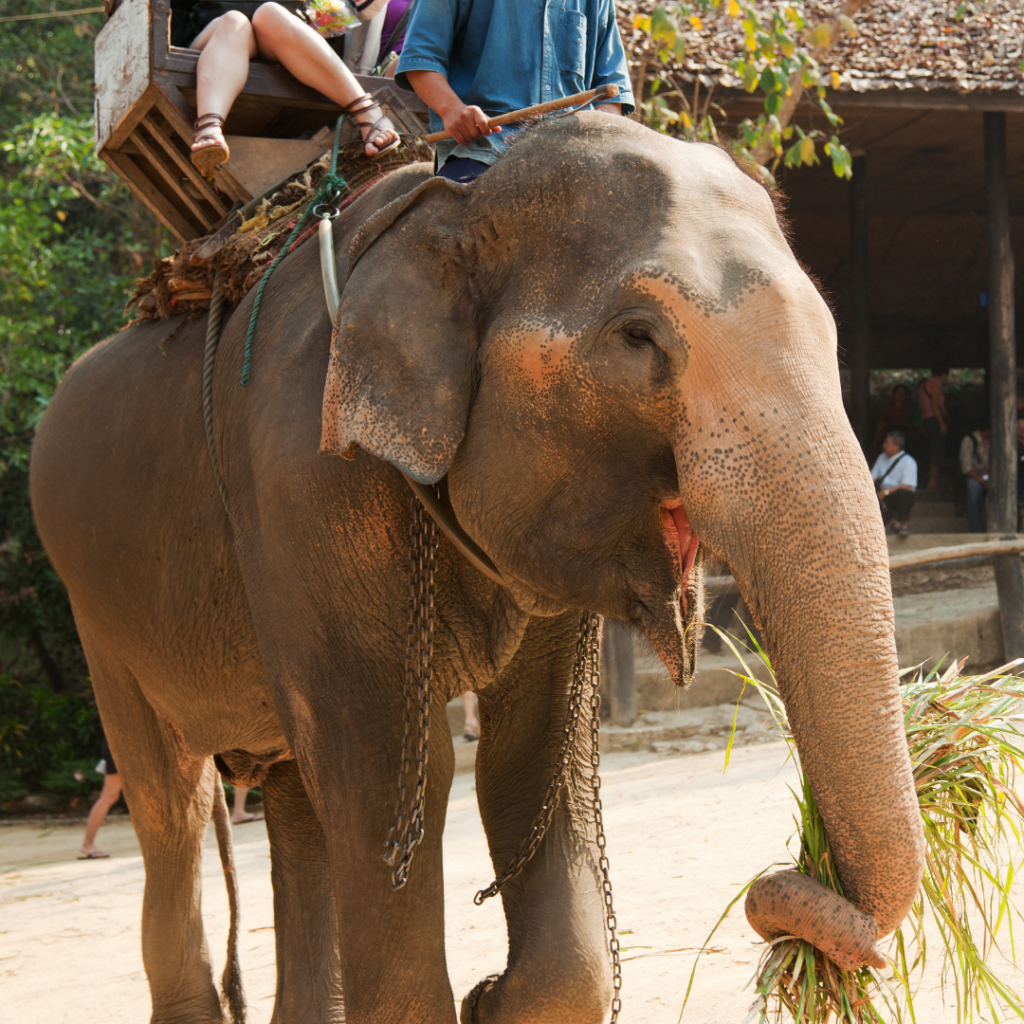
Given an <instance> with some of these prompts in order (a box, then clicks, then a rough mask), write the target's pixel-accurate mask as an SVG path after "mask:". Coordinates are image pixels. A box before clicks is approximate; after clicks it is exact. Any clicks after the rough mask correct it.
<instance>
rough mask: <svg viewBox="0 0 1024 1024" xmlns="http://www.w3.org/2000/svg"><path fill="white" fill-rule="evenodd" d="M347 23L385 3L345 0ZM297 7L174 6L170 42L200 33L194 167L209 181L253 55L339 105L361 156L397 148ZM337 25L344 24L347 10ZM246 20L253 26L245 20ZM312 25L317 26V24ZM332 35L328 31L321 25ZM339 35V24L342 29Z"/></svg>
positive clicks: (238, 2)
mask: <svg viewBox="0 0 1024 1024" xmlns="http://www.w3.org/2000/svg"><path fill="white" fill-rule="evenodd" d="M346 2H347V3H348V7H349V8H351V15H350V17H351V21H352V22H353V23H354V22H356V21H358V20H366V19H367V18H369V17H373V16H374V15H375V14H376V13H377V12H378V11H379V10H381V9H383V7H384V6H385V5H386V3H387V0H362V2H355V0H346ZM302 6H304V5H303V4H288V6H283V5H282V4H277V3H252V2H246V0H223V2H221V0H199V2H198V3H195V4H192V5H190V6H189V7H187V8H186V7H184V6H180V7H178V6H176V7H175V8H174V19H173V22H172V41H176V40H177V39H180V38H182V37H183V35H184V36H187V35H190V34H191V33H193V32H198V34H196V35H195V37H194V38H193V39H192V40H191V42H190V43H188V44H186V45H188V46H189V47H190V48H191V49H193V50H201V51H202V55H201V56H200V58H199V65H198V67H197V68H196V111H197V114H198V116H197V118H196V123H195V125H194V130H195V135H194V137H193V142H192V163H194V164H195V165H196V167H197V168H198V169H199V171H200V173H202V174H203V175H204V176H205V177H209V176H210V175H212V174H213V172H214V171H215V170H216V169H217V168H218V167H219V166H220V165H221V164H223V163H226V162H227V160H228V159H229V157H230V155H231V154H230V151H229V150H228V145H227V142H226V141H225V139H224V121H225V119H226V118H227V116H228V113H229V111H230V110H231V106H232V104H233V103H234V102H235V99H236V98H237V97H238V94H239V93H240V92H241V91H242V89H243V87H244V86H245V81H246V79H247V78H248V76H249V61H250V60H251V59H252V58H253V57H256V56H260V57H263V58H265V59H266V60H271V61H275V62H277V63H279V64H283V65H284V67H285V68H287V69H288V71H290V72H291V73H292V74H293V75H294V76H295V77H296V78H297V79H298V80H299V81H300V82H302V83H304V84H305V85H308V86H309V87H310V88H312V89H316V90H317V92H320V93H322V94H323V95H324V96H326V97H327V98H328V99H330V100H333V101H334V102H335V103H337V104H338V106H340V107H341V108H342V109H343V110H344V111H345V112H346V113H347V114H348V115H350V116H351V117H353V118H354V119H355V122H356V124H358V125H359V128H360V131H361V132H362V136H363V142H364V143H365V146H366V155H367V156H368V157H369V158H370V159H372V160H375V159H377V158H378V157H380V156H382V155H383V154H384V153H388V152H390V151H391V150H392V149H394V148H395V147H396V146H398V145H399V144H400V141H401V140H400V139H399V137H398V133H397V132H396V131H395V128H394V125H392V124H391V122H390V121H389V120H388V119H387V118H386V117H385V116H384V115H383V113H382V111H381V109H380V107H379V106H378V105H377V103H376V102H375V101H374V99H373V97H372V96H370V95H369V93H365V92H363V91H362V88H361V87H360V85H359V83H358V82H357V81H356V78H355V76H354V75H353V74H352V72H351V71H349V69H348V68H347V67H346V66H345V65H344V63H343V62H342V60H341V58H340V57H339V56H338V55H337V53H335V52H334V50H333V49H332V48H331V47H330V45H329V44H328V42H327V40H326V39H325V38H324V36H323V35H321V34H320V32H318V31H316V30H314V29H313V28H312V27H311V26H310V25H309V24H307V23H306V22H305V21H303V20H301V19H300V18H299V17H298V16H297V15H296V14H295V13H292V11H291V10H290V9H289V8H298V7H302ZM337 6H338V10H339V11H341V12H342V13H341V14H339V16H338V17H337V18H336V19H335V21H336V22H340V23H343V22H344V21H345V19H346V17H349V14H348V13H347V11H346V9H345V8H343V7H341V6H340V4H339V5H337ZM250 18H251V21H250ZM320 24H321V23H320V21H319V19H318V25H320ZM327 30H328V31H330V26H327ZM344 30H345V26H344V24H342V26H341V31H344Z"/></svg>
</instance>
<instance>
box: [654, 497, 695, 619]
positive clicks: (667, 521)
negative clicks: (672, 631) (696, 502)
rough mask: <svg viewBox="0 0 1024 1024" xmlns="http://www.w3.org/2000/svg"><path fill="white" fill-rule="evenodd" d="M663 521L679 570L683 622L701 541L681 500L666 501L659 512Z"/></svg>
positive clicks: (668, 546) (666, 543)
mask: <svg viewBox="0 0 1024 1024" xmlns="http://www.w3.org/2000/svg"><path fill="white" fill-rule="evenodd" d="M658 515H659V518H660V520H661V533H662V536H663V537H664V539H665V546H666V547H667V548H668V549H669V551H670V552H671V553H672V556H673V558H674V559H675V562H676V565H677V566H678V570H679V611H680V613H681V615H682V619H683V622H685V621H686V613H687V610H688V598H687V591H688V590H689V588H690V574H691V573H692V571H693V563H694V562H695V561H696V560H697V549H698V548H699V547H700V541H699V540H698V539H697V534H696V533H695V532H694V530H693V527H692V526H691V525H690V518H689V516H687V514H686V509H685V508H684V507H683V502H682V500H681V499H678V498H677V499H675V500H674V501H666V502H664V503H663V504H662V506H661V508H660V509H659V512H658Z"/></svg>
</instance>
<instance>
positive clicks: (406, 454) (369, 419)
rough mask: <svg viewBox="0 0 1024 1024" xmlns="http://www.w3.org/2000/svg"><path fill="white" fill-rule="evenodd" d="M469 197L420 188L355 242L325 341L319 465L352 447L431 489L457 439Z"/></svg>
mask: <svg viewBox="0 0 1024 1024" xmlns="http://www.w3.org/2000/svg"><path fill="white" fill-rule="evenodd" d="M471 192H472V186H470V185H459V184H456V183H455V182H451V181H449V180H448V179H446V178H430V179H428V180H427V181H425V182H424V183H423V184H422V185H420V186H419V187H418V188H416V189H414V190H413V191H412V192H409V193H407V194H406V195H404V196H402V197H400V198H399V199H396V200H395V201H394V202H392V203H389V204H388V205H387V206H385V207H382V208H381V209H380V210H378V211H377V213H375V214H374V215H373V216H372V217H371V218H370V219H369V220H368V221H367V222H366V223H365V224H364V225H363V226H362V227H361V228H360V229H359V231H358V232H357V233H356V236H355V238H354V239H353V240H352V244H351V246H350V248H349V254H348V272H347V279H346V282H345V288H344V292H343V294H342V302H341V306H340V308H339V310H338V319H337V322H336V323H335V327H334V335H333V338H332V339H331V359H330V364H329V366H328V371H327V384H326V387H325V389H324V404H323V433H322V436H321V442H320V453H321V454H322V455H341V456H343V457H344V458H355V454H356V449H355V447H353V446H358V447H359V448H362V449H364V450H365V451H368V452H370V453H372V454H373V455H376V456H377V457H378V458H381V459H384V460H385V461H386V462H390V463H391V464H392V465H394V466H396V467H397V468H398V469H400V470H402V472H403V473H406V474H408V475H409V476H411V477H413V478H414V479H416V480H419V481H420V482H421V483H434V482H436V481H437V480H440V479H441V477H442V476H444V475H445V473H447V472H448V467H449V466H450V465H451V461H452V458H453V457H454V455H455V449H456V448H457V447H458V445H459V442H460V441H461V440H462V436H463V434H464V433H465V430H466V421H467V419H468V417H469V405H470V400H471V395H472V388H473V366H474V363H475V358H476V347H477V329H476V321H475V304H474V301H473V296H472V291H471V286H470V269H471V264H472V260H473V251H474V245H473V239H472V234H471V232H470V231H469V230H468V229H467V221H468V205H469V204H468V196H469V195H470V194H471Z"/></svg>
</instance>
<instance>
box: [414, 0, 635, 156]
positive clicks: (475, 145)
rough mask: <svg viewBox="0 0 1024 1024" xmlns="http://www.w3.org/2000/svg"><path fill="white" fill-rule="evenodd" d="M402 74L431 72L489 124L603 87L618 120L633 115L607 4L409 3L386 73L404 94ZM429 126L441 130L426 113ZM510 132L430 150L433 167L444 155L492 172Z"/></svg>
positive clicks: (608, 0)
mask: <svg viewBox="0 0 1024 1024" xmlns="http://www.w3.org/2000/svg"><path fill="white" fill-rule="evenodd" d="M409 71H437V72H439V73H440V74H442V75H444V76H445V78H447V79H448V84H449V85H450V86H451V88H452V90H453V91H454V93H455V94H456V95H457V96H458V97H459V99H460V100H462V102H463V103H465V104H466V105H467V106H477V107H480V109H481V110H483V112H484V113H485V114H487V115H488V117H496V116H498V115H499V114H508V113H511V112H512V111H513V110H522V109H523V108H524V107H529V106H532V105H533V104H535V103H546V102H547V101H548V100H554V99H560V98H561V97H563V96H572V95H574V94H575V93H578V92H583V91H585V90H587V89H596V88H598V87H600V86H602V85H617V86H618V87H619V96H618V99H617V100H615V101H614V102H617V103H622V110H623V113H629V112H630V111H631V110H632V109H633V93H632V90H631V89H630V84H629V75H628V73H627V71H628V65H627V63H626V54H625V51H624V50H623V47H622V39H621V37H620V36H619V29H618V25H616V23H615V5H614V3H613V0H416V2H415V3H414V4H413V8H412V15H411V16H410V18H409V26H408V30H407V32H406V36H405V45H404V47H403V48H402V55H401V58H400V59H399V62H398V68H397V73H396V75H395V81H396V82H397V83H398V85H400V86H401V87H402V88H405V89H411V86H410V85H409V80H408V78H407V77H406V73H407V72H409ZM430 127H431V130H432V131H441V130H442V129H443V128H444V124H443V123H442V121H441V118H440V117H438V115H437V114H436V113H434V112H433V111H431V114H430ZM513 134H514V132H512V131H510V130H509V128H507V127H506V128H505V129H504V130H503V131H501V132H500V133H497V134H494V135H489V136H485V137H483V138H479V139H474V140H473V141H472V142H471V143H469V144H468V145H465V146H463V145H460V144H459V143H457V142H455V140H449V141H445V142H439V143H437V146H436V152H437V164H438V166H439V167H440V166H441V165H442V164H443V163H444V162H445V160H447V159H448V158H449V157H450V156H462V157H469V158H471V159H473V160H479V161H481V162H482V163H487V164H492V163H494V161H495V160H497V159H498V157H499V156H500V155H501V153H502V152H503V150H504V149H505V147H506V146H507V145H508V143H509V142H510V141H511V137H512V136H513Z"/></svg>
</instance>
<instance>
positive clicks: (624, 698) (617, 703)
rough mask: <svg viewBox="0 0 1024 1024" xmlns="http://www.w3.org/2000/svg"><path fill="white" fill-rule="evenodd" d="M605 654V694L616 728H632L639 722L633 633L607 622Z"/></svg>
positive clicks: (603, 688)
mask: <svg viewBox="0 0 1024 1024" xmlns="http://www.w3.org/2000/svg"><path fill="white" fill-rule="evenodd" d="M601 653H602V655H603V661H604V669H603V672H602V677H601V690H602V691H603V693H604V695H605V696H606V697H607V698H608V703H609V704H610V705H611V712H612V715H611V717H612V725H622V726H630V725H632V724H633V723H634V722H635V721H636V665H635V661H634V657H633V630H632V629H631V628H630V627H629V626H627V625H626V624H625V623H623V622H616V621H615V620H614V619H605V620H604V643H603V644H602V645H601Z"/></svg>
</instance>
